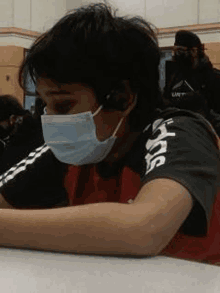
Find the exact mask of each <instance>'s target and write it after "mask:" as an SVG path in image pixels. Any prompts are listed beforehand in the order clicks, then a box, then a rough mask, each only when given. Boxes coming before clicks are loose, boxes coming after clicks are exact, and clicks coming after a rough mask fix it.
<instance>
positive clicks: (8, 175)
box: [0, 144, 49, 188]
mask: <svg viewBox="0 0 220 293" xmlns="http://www.w3.org/2000/svg"><path fill="white" fill-rule="evenodd" d="M48 150H49V147H48V146H47V145H46V144H44V145H43V146H41V147H39V148H37V149H36V150H35V151H34V152H31V153H30V154H29V155H28V157H27V158H25V159H24V160H22V161H21V162H19V163H18V164H16V165H15V166H14V167H12V168H11V169H9V170H8V171H6V172H5V173H3V174H2V175H1V176H0V188H1V187H2V186H3V185H4V184H6V183H7V182H8V181H10V180H12V179H13V178H15V177H16V176H17V175H18V174H19V173H21V172H23V171H25V170H26V169H27V166H28V165H31V164H33V163H34V162H35V161H36V160H37V159H38V158H39V157H41V156H42V155H43V154H44V153H45V152H46V151H48Z"/></svg>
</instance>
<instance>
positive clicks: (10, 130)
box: [0, 95, 44, 174]
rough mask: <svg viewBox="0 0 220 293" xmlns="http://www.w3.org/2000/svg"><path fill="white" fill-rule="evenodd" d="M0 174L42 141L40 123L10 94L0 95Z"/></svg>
mask: <svg viewBox="0 0 220 293" xmlns="http://www.w3.org/2000/svg"><path fill="white" fill-rule="evenodd" d="M0 119H1V120H0V174H2V173H4V172H5V171H7V170H8V169H9V168H11V167H12V166H13V165H15V164H17V163H19V162H20V161H21V160H22V159H24V158H25V157H27V156H28V154H29V153H30V152H31V151H32V150H33V149H35V148H37V147H39V146H41V145H42V144H43V142H44V140H43V135H42V131H41V129H42V128H41V124H40V123H39V122H38V123H37V121H36V119H34V118H33V117H32V115H31V113H30V112H29V111H28V110H25V109H24V108H23V107H22V105H21V104H20V103H19V102H18V100H17V99H16V98H15V97H13V96H10V95H2V96H0Z"/></svg>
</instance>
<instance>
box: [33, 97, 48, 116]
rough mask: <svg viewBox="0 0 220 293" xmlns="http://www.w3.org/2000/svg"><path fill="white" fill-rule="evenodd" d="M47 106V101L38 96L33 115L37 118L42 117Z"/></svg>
mask: <svg viewBox="0 0 220 293" xmlns="http://www.w3.org/2000/svg"><path fill="white" fill-rule="evenodd" d="M45 106H46V103H45V102H44V101H43V100H42V99H41V98H40V97H37V98H36V99H35V106H34V114H33V117H34V118H35V119H41V115H43V113H44V108H45Z"/></svg>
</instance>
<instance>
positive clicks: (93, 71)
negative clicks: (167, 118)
mask: <svg viewBox="0 0 220 293" xmlns="http://www.w3.org/2000/svg"><path fill="white" fill-rule="evenodd" d="M116 11H117V10H115V11H114V12H113V9H112V8H111V6H109V5H108V4H103V3H99V4H90V5H86V6H82V7H80V8H77V9H76V10H74V11H71V12H70V13H68V14H67V15H65V16H64V17H63V18H61V19H60V20H59V21H58V22H57V23H56V24H55V25H54V26H53V27H52V28H51V29H50V30H48V31H47V32H45V33H43V34H42V35H41V36H40V37H39V38H38V39H37V40H36V41H35V42H34V43H33V45H32V46H31V48H30V50H29V52H28V54H27V56H26V58H25V60H24V61H23V64H22V66H21V67H20V72H19V83H20V86H21V87H22V88H23V89H25V84H26V82H27V79H28V76H30V77H31V79H32V80H33V82H34V83H35V85H36V82H37V79H38V78H39V77H47V78H50V79H51V80H52V81H54V82H55V83H57V84H58V85H59V84H68V83H73V82H80V83H82V84H86V85H88V86H90V87H92V88H93V90H94V92H95V94H96V96H97V100H98V102H99V104H100V105H104V108H105V109H110V108H112V107H113V108H115V109H122V108H123V107H122V104H124V101H123V102H122V103H121V105H119V104H120V101H116V102H115V103H114V102H112V101H113V100H114V90H116V92H117V91H118V90H120V89H121V88H123V83H122V81H123V80H129V85H130V87H131V90H132V91H133V92H134V93H136V94H137V97H138V100H137V105H136V107H135V108H134V110H133V111H132V112H131V114H130V120H129V123H130V126H131V129H132V130H134V131H136V130H137V131H139V130H142V129H143V128H144V127H145V126H146V124H147V123H148V122H149V121H150V119H151V115H152V113H153V112H154V110H155V107H156V105H157V102H158V96H159V94H158V93H159V62H160V49H159V46H158V41H157V36H156V28H155V27H153V26H152V25H151V24H150V23H148V22H147V21H145V20H144V19H143V18H141V17H128V16H124V17H118V16H116ZM111 91H113V92H112V93H111ZM110 93H111V96H110V98H109V99H108V102H107V99H106V96H107V95H109V94H110ZM108 103H109V104H108ZM113 104H114V105H113Z"/></svg>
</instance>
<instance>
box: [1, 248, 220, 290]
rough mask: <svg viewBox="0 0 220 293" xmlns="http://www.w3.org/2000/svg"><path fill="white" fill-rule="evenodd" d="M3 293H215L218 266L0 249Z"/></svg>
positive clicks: (218, 283)
mask: <svg viewBox="0 0 220 293" xmlns="http://www.w3.org/2000/svg"><path fill="white" fill-rule="evenodd" d="M0 292H2V293H14V292H16V293H35V292H39V293H48V292H50V293H58V292H59V293H61V292H62V293H131V292H132V293H179V292H181V293H182V292H187V293H191V292H192V293H197V292H199V293H214V292H215V293H219V292H220V267H217V266H212V265H205V264H201V263H196V262H195V263H194V262H189V261H184V260H178V259H173V258H167V257H160V256H159V257H154V258H148V259H146V258H145V259H133V258H131V259H125V258H117V257H114V258H112V257H100V256H84V255H68V254H60V253H50V252H38V251H29V250H18V249H5V248H0Z"/></svg>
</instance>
